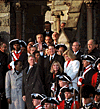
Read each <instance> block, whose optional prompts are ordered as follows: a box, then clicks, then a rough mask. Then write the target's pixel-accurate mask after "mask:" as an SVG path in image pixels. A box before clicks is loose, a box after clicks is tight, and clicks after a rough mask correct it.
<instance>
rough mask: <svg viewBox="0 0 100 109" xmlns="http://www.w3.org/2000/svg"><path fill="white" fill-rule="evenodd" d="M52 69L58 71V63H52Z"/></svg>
mask: <svg viewBox="0 0 100 109" xmlns="http://www.w3.org/2000/svg"><path fill="white" fill-rule="evenodd" d="M53 69H54V71H58V70H59V65H58V63H54V64H53Z"/></svg>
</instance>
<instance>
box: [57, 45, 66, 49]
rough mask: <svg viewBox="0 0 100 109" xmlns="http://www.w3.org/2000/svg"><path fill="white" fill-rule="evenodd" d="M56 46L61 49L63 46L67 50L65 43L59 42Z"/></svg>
mask: <svg viewBox="0 0 100 109" xmlns="http://www.w3.org/2000/svg"><path fill="white" fill-rule="evenodd" d="M55 47H56V49H59V48H60V47H63V48H64V49H65V50H67V47H66V45H65V44H58V45H56V46H55Z"/></svg>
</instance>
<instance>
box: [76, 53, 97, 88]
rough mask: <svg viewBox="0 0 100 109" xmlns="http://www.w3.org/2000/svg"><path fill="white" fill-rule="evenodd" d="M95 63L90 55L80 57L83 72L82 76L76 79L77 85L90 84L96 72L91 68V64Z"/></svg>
mask: <svg viewBox="0 0 100 109" xmlns="http://www.w3.org/2000/svg"><path fill="white" fill-rule="evenodd" d="M94 61H95V58H94V57H93V56H91V55H83V56H82V63H83V67H84V68H85V69H84V72H83V74H82V76H80V77H79V78H78V85H79V86H80V85H83V84H91V80H92V76H93V74H94V73H96V71H95V70H94V69H93V67H92V63H93V62H94Z"/></svg>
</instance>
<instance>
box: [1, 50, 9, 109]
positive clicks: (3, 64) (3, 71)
mask: <svg viewBox="0 0 100 109" xmlns="http://www.w3.org/2000/svg"><path fill="white" fill-rule="evenodd" d="M7 60H8V56H7V54H5V53H4V52H2V51H0V93H1V94H3V98H2V97H1V95H0V109H3V108H5V109H6V108H7V101H6V97H5V75H6V72H7V71H8V67H7V65H8V63H7ZM1 99H2V100H1ZM4 104H5V105H4Z"/></svg>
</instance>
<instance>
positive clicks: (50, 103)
mask: <svg viewBox="0 0 100 109" xmlns="http://www.w3.org/2000/svg"><path fill="white" fill-rule="evenodd" d="M41 105H42V106H43V109H55V108H56V105H59V101H58V100H56V99H55V97H46V98H44V99H43V100H42V101H41Z"/></svg>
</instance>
